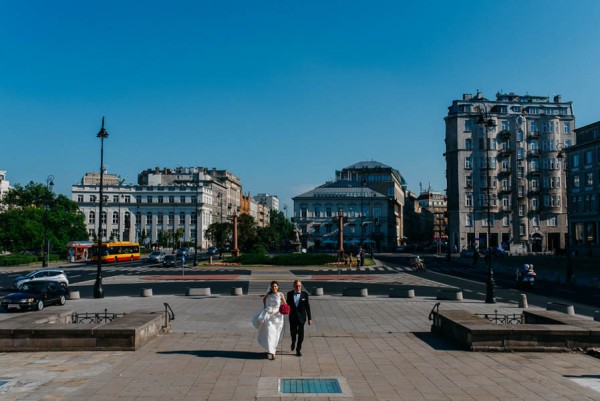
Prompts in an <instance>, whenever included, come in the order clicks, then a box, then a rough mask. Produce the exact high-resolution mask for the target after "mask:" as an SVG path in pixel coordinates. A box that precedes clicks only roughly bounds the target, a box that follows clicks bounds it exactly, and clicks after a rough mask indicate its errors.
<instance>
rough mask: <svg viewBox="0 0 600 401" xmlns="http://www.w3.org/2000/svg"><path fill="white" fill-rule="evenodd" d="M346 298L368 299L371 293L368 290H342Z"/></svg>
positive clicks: (355, 288) (353, 288)
mask: <svg viewBox="0 0 600 401" xmlns="http://www.w3.org/2000/svg"><path fill="white" fill-rule="evenodd" d="M342 296H344V297H368V296H369V291H368V290H367V289H366V288H358V287H350V288H344V289H343V290H342Z"/></svg>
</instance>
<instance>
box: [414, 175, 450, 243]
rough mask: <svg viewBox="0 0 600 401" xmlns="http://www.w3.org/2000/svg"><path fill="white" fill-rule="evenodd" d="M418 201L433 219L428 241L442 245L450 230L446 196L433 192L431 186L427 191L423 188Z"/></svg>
mask: <svg viewBox="0 0 600 401" xmlns="http://www.w3.org/2000/svg"><path fill="white" fill-rule="evenodd" d="M417 199H418V201H419V205H420V206H421V208H422V209H424V210H427V211H428V212H430V213H431V215H432V217H433V219H432V221H431V223H432V224H431V228H430V231H429V235H430V237H429V238H428V240H429V241H435V242H436V243H437V244H438V245H442V244H443V243H445V242H446V240H447V234H446V233H447V229H448V217H447V211H448V202H447V201H446V195H444V194H442V193H441V192H436V191H433V190H432V189H431V186H429V187H428V188H427V189H425V190H424V189H423V188H421V191H420V194H419V197H418V198H417Z"/></svg>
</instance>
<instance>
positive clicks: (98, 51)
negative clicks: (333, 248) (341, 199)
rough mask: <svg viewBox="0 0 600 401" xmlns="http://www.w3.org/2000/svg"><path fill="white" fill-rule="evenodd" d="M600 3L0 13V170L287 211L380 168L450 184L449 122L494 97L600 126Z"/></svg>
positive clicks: (214, 4) (184, 6) (8, 6)
mask: <svg viewBox="0 0 600 401" xmlns="http://www.w3.org/2000/svg"><path fill="white" fill-rule="evenodd" d="M599 20H600V1H597V0H589V1H588V0H578V1H566V0H564V1H562V0H544V1H538V0H530V1H522V0H521V1H517V0H504V1H491V0H489V1H487V0H478V1H464V0H460V1H400V0H397V1H373V0H371V1H351V0H344V1H326V0H325V1H324V0H318V1H309V0H307V1H285V0H276V1H269V0H264V1H263V0H261V1H248V0H245V1H177V0H175V1H170V2H166V1H164V2H161V1H150V0H147V1H137V2H136V1H123V0H118V1H75V0H74V1H60V0H56V1H48V0H39V1H34V0H32V1H29V0H28V1H9V0H0V80H1V81H0V82H1V85H0V170H7V178H8V180H9V181H10V182H11V184H12V185H14V184H16V183H20V184H26V183H28V182H29V181H36V182H45V180H46V176H47V175H49V174H52V175H54V176H55V190H56V191H57V192H59V193H63V194H66V195H69V196H70V190H71V185H72V184H74V183H76V182H79V181H80V180H81V177H82V176H83V175H84V174H85V173H86V172H97V171H99V165H100V140H99V139H98V138H96V134H97V132H98V130H99V129H100V123H101V118H102V116H106V128H107V130H108V133H109V135H110V136H109V138H108V139H107V140H106V141H105V165H107V166H108V169H109V172H111V173H114V174H118V175H120V176H121V177H123V178H125V177H126V178H127V180H126V181H127V182H131V183H135V181H136V179H137V174H138V173H139V172H140V171H142V170H144V169H147V168H153V167H157V166H159V167H177V166H204V167H208V168H212V167H216V168H219V169H227V170H230V171H231V172H233V173H234V174H236V175H238V176H239V177H240V179H241V180H242V183H243V186H244V192H245V193H247V192H249V191H250V192H251V193H252V194H256V193H258V192H267V193H271V194H275V195H278V196H279V197H280V202H281V204H282V205H283V204H284V203H285V204H288V207H289V208H291V207H292V202H291V198H292V197H293V196H295V195H299V194H301V193H302V192H305V191H307V190H309V189H311V188H313V187H315V186H317V185H320V184H323V183H324V182H325V181H327V180H331V179H333V178H334V172H335V170H336V169H342V168H343V167H346V166H349V165H351V164H354V163H356V162H359V161H364V160H376V161H379V162H382V163H385V164H388V165H390V166H392V167H394V168H396V169H398V170H399V171H400V173H401V174H402V175H403V176H404V178H405V179H406V181H407V183H408V185H409V188H410V189H411V190H412V191H415V192H418V191H419V183H423V185H424V186H427V185H428V183H431V185H432V187H433V188H434V189H435V190H440V191H443V190H444V189H445V188H446V183H445V161H444V158H443V156H442V155H443V152H444V117H445V115H446V114H447V107H448V106H449V105H450V104H451V101H452V100H453V99H459V98H461V96H462V94H463V93H473V94H474V93H475V92H476V90H477V89H480V90H482V91H483V93H484V96H486V97H488V98H494V96H495V93H496V92H498V91H503V92H515V93H519V94H524V93H529V94H530V95H541V96H553V95H554V94H561V95H562V99H563V101H573V104H574V111H575V115H576V122H577V126H583V125H586V124H589V123H592V122H595V121H597V120H600V109H599V108H598V106H597V105H598V96H599V94H600V91H599V86H600V80H599V78H598V74H599V72H600V24H598V21H599Z"/></svg>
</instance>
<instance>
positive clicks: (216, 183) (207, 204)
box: [72, 167, 242, 248]
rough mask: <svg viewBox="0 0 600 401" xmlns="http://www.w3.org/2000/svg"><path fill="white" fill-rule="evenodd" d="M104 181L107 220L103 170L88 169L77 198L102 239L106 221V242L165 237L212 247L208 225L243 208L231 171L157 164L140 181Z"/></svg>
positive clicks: (93, 231)
mask: <svg viewBox="0 0 600 401" xmlns="http://www.w3.org/2000/svg"><path fill="white" fill-rule="evenodd" d="M103 182H104V185H103V195H104V204H103V211H102V217H101V219H100V217H99V216H98V194H99V183H100V179H99V174H97V173H88V174H86V175H85V176H84V177H83V179H82V182H81V184H76V185H73V186H72V199H73V201H75V202H77V204H78V205H79V208H80V210H81V212H82V213H83V214H84V216H85V222H86V225H87V229H88V232H89V235H90V237H91V238H96V235H97V233H98V224H99V221H100V220H102V224H103V229H102V237H103V240H104V241H106V240H119V239H121V240H129V241H136V242H141V243H144V244H152V243H156V242H158V240H159V239H160V238H163V239H167V240H168V241H169V242H174V243H175V244H176V243H177V242H187V243H192V244H196V243H197V244H198V246H199V247H200V248H206V247H208V246H210V245H211V244H209V242H208V241H207V240H206V238H205V237H204V233H205V231H206V229H207V228H208V226H209V225H210V224H211V223H213V222H217V221H227V220H228V217H229V216H231V215H232V214H233V213H234V212H235V211H239V209H240V203H241V193H242V186H241V183H240V180H239V178H237V177H236V176H235V175H234V174H232V173H230V172H228V171H225V170H216V169H212V170H210V169H206V168H202V167H199V168H190V167H185V168H184V167H180V168H176V169H162V170H161V169H158V168H156V169H149V170H145V171H143V172H142V173H140V174H139V176H138V183H137V184H124V183H123V181H122V180H120V179H119V177H118V176H117V175H114V174H104V180H103ZM198 231H199V232H198Z"/></svg>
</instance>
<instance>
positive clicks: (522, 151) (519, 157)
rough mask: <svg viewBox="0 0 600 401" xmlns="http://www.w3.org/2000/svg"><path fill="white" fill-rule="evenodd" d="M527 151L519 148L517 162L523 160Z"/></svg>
mask: <svg viewBox="0 0 600 401" xmlns="http://www.w3.org/2000/svg"><path fill="white" fill-rule="evenodd" d="M524 154H525V150H524V149H523V148H517V160H523V155H524Z"/></svg>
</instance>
